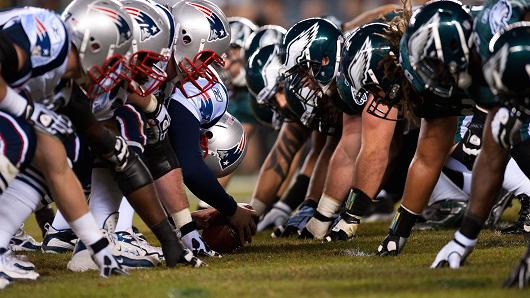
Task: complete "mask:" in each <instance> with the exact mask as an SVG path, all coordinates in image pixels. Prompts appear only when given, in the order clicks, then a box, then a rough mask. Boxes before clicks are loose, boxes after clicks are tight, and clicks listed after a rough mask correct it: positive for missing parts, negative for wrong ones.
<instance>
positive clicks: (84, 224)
mask: <svg viewBox="0 0 530 298" xmlns="http://www.w3.org/2000/svg"><path fill="white" fill-rule="evenodd" d="M69 224H70V227H71V228H72V231H74V233H75V234H76V236H77V237H78V238H79V239H81V241H83V243H84V244H85V245H86V246H89V245H92V244H94V243H96V241H98V240H99V239H101V238H102V237H103V233H101V230H100V229H99V228H98V225H97V224H96V220H95V219H94V217H93V216H92V213H90V211H89V212H87V213H85V215H82V216H81V217H79V218H78V219H76V220H74V221H72V222H69Z"/></svg>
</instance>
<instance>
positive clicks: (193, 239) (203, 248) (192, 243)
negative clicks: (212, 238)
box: [180, 230, 221, 258]
mask: <svg viewBox="0 0 530 298" xmlns="http://www.w3.org/2000/svg"><path fill="white" fill-rule="evenodd" d="M180 240H181V241H182V244H184V248H187V249H190V250H191V251H192V252H193V254H194V255H195V256H197V257H201V256H206V257H215V258H220V257H221V254H219V253H218V252H216V251H215V250H213V249H211V248H210V247H209V246H208V244H207V243H206V242H204V240H203V239H202V237H201V235H200V234H199V232H198V231H197V230H192V231H190V232H188V233H186V234H185V235H182V236H181V237H180Z"/></svg>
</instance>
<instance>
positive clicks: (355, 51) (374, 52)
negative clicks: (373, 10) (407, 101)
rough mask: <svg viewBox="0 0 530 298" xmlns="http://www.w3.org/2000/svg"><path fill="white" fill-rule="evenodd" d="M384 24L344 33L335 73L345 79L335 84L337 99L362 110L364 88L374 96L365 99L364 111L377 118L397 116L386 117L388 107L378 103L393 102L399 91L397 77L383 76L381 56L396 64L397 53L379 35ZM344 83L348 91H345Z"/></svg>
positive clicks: (399, 93) (375, 24)
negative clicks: (338, 93)
mask: <svg viewBox="0 0 530 298" xmlns="http://www.w3.org/2000/svg"><path fill="white" fill-rule="evenodd" d="M388 28H389V25H387V24H385V23H377V22H374V23H369V24H366V25H364V26H362V27H360V28H359V29H357V30H356V31H355V32H353V33H352V34H351V35H350V36H349V37H348V40H347V41H346V44H345V46H344V49H343V51H342V59H341V60H340V66H339V74H340V76H339V77H342V76H344V77H345V79H346V80H345V81H343V80H337V88H338V89H339V92H340V94H341V95H342V96H341V99H342V100H343V101H344V102H345V103H346V105H348V106H349V107H350V108H351V109H352V110H354V111H356V112H360V111H362V109H363V108H364V105H365V104H366V101H367V98H368V95H367V94H366V91H368V92H370V93H371V94H372V95H373V97H374V99H373V100H372V101H371V102H370V103H369V107H368V109H367V112H368V113H370V114H372V115H374V116H376V117H379V118H383V119H388V120H397V119H389V117H388V114H389V112H390V109H388V108H385V109H382V108H380V105H381V104H385V105H388V106H394V105H397V104H398V99H399V96H400V95H401V86H400V83H401V81H400V80H399V79H398V78H391V77H389V76H387V75H386V74H385V67H384V65H383V62H384V60H386V59H391V60H390V61H393V62H394V65H396V66H397V57H396V55H395V54H394V52H393V51H392V48H391V46H390V44H389V42H388V40H387V39H386V38H385V37H384V36H383V34H384V33H385V30H387V29H388ZM346 83H347V84H348V85H349V86H350V88H351V89H352V91H350V92H345V91H346V90H347V86H345V84H346ZM339 85H341V86H339ZM343 85H344V86H343Z"/></svg>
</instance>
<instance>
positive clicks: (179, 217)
mask: <svg viewBox="0 0 530 298" xmlns="http://www.w3.org/2000/svg"><path fill="white" fill-rule="evenodd" d="M171 218H173V221H174V222H175V225H176V226H177V229H180V228H182V227H183V226H184V225H186V224H187V223H190V222H191V221H192V219H191V212H190V209H188V208H185V209H182V210H180V211H179V212H175V213H173V214H171Z"/></svg>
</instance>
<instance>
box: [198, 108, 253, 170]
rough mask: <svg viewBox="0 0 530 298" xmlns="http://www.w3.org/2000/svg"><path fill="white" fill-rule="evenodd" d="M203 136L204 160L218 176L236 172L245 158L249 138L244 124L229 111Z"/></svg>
mask: <svg viewBox="0 0 530 298" xmlns="http://www.w3.org/2000/svg"><path fill="white" fill-rule="evenodd" d="M202 138H203V141H202V142H201V147H202V150H203V154H204V155H203V156H205V158H204V162H205V163H206V165H207V166H208V167H209V168H210V170H211V171H212V173H213V174H214V175H215V176H216V177H217V178H221V177H224V176H227V175H229V174H231V173H232V172H234V171H235V170H236V169H237V167H238V166H239V165H240V164H241V162H242V161H243V158H245V153H246V152H247V139H246V136H245V131H244V130H243V125H241V123H240V122H239V121H238V120H237V119H236V118H235V117H234V116H232V115H230V114H229V113H225V114H224V115H223V116H222V117H221V119H219V121H218V122H217V123H216V124H215V125H214V126H212V127H210V128H208V129H205V130H204V131H203V132H202ZM206 139H207V142H206ZM206 144H207V145H206Z"/></svg>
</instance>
